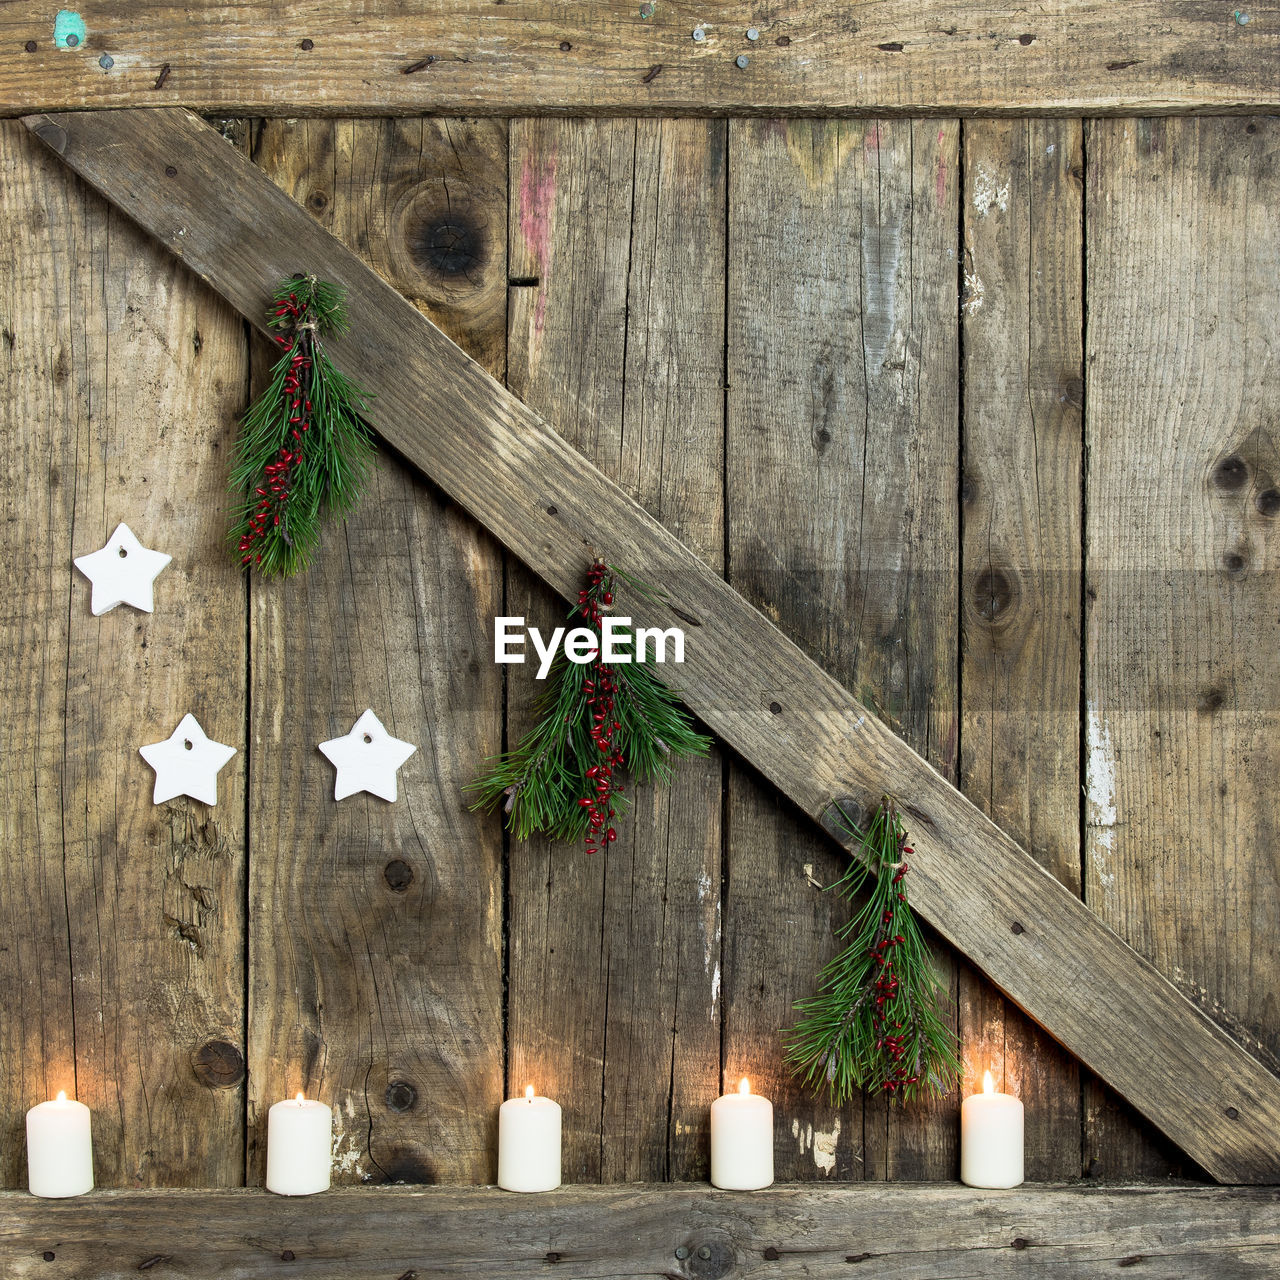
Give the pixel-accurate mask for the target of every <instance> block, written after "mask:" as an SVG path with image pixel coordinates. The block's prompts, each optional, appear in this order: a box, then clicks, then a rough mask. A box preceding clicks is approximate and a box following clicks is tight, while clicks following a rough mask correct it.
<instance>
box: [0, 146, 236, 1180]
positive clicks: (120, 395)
mask: <svg viewBox="0 0 1280 1280" xmlns="http://www.w3.org/2000/svg"><path fill="white" fill-rule="evenodd" d="M227 150H228V152H229V153H230V152H231V148H230V147H228V148H227ZM0 231H2V235H3V245H4V248H3V250H2V251H0V253H2V254H3V257H0V280H3V284H2V285H0V290H2V291H3V292H2V293H0V297H2V298H3V301H2V302H0V307H2V308H3V320H2V323H3V334H4V341H3V346H0V361H3V362H4V368H5V374H4V394H3V396H0V421H3V429H4V433H5V439H6V440H7V441H9V442H10V443H9V447H8V448H7V449H6V458H7V465H6V483H5V486H4V491H3V498H0V503H3V508H4V521H5V525H6V528H8V529H9V530H10V537H9V548H10V549H9V553H8V556H7V559H8V562H9V563H8V567H7V574H8V577H7V582H8V590H9V592H10V595H9V605H8V607H7V608H6V610H5V615H4V619H3V623H0V626H2V628H3V643H2V644H0V650H2V651H3V654H4V657H3V664H4V665H3V677H2V681H3V683H2V687H3V699H4V715H3V723H4V742H3V755H2V758H3V761H4V766H3V769H2V770H0V774H2V776H3V780H4V781H3V787H4V789H3V792H2V793H0V795H2V796H3V802H2V803H0V814H2V815H3V816H2V817H0V831H2V832H3V841H4V847H5V849H6V851H7V852H6V867H5V873H4V875H3V877H2V878H0V935H2V937H3V942H2V943H0V986H2V987H3V990H4V992H5V1005H4V1009H5V1012H4V1018H3V1024H4V1032H3V1034H2V1035H0V1090H2V1091H3V1097H4V1114H5V1122H4V1130H3V1132H4V1142H3V1144H2V1146H0V1150H2V1151H3V1156H2V1157H0V1159H2V1161H3V1163H2V1165H0V1168H2V1170H3V1179H4V1181H5V1182H6V1183H8V1184H11V1185H12V1184H13V1183H15V1182H17V1181H18V1180H19V1179H22V1178H25V1166H24V1156H23V1152H24V1144H23V1139H22V1116H23V1112H24V1111H25V1110H26V1108H27V1107H29V1106H31V1105H32V1104H33V1103H35V1102H38V1101H42V1100H43V1099H45V1098H47V1097H52V1096H53V1095H54V1093H56V1092H57V1091H58V1090H59V1089H65V1090H66V1091H67V1092H68V1093H69V1094H72V1095H78V1096H79V1097H80V1098H81V1099H82V1100H83V1101H84V1102H86V1103H87V1104H88V1105H89V1106H91V1107H92V1108H93V1109H94V1126H95V1133H96V1137H97V1146H98V1166H97V1169H98V1177H99V1179H100V1180H101V1181H103V1182H106V1183H114V1184H117V1185H126V1186H156V1185H168V1186H180V1185H183V1184H188V1185H189V1184H193V1183H194V1184H203V1185H220V1184H235V1183H237V1182H239V1180H240V1179H239V1170H240V1163H241V1150H242V1131H241V1128H242V1127H241V1116H242V1108H243V1085H244V1059H243V1056H242V1053H243V1050H242V1046H243V1044H244V969H243V958H244V929H245V914H244V880H243V877H244V871H245V868H244V857H243V840H244V771H245V753H244V717H245V704H244V686H243V679H242V675H243V670H244V643H245V639H244V587H243V585H242V583H241V581H240V579H239V576H238V575H237V574H236V572H235V570H234V568H233V567H232V566H231V565H229V564H228V563H227V561H226V558H225V557H223V556H221V555H216V556H210V555H207V554H205V549H206V548H207V547H208V546H209V545H211V544H212V543H216V542H217V541H218V540H219V539H220V537H221V530H222V522H223V515H222V511H221V504H220V503H219V502H217V501H208V500H207V499H202V498H201V496H200V495H202V494H208V493H212V494H219V495H220V494H221V492H222V490H223V486H224V484H225V480H224V475H225V467H226V457H227V451H228V448H229V446H230V442H231V437H232V432H233V424H234V418H235V415H236V414H237V413H238V412H239V410H240V407H241V405H242V402H243V396H244V389H245V385H246V379H247V358H246V353H245V350H244V344H243V339H242V336H241V335H242V333H243V326H242V323H241V321H240V319H239V318H238V317H237V316H236V314H235V312H234V311H233V310H232V309H231V308H230V307H229V306H227V305H226V304H225V303H224V302H223V301H222V300H221V299H219V298H217V297H216V296H215V295H213V294H212V293H210V292H209V290H207V289H205V288H203V287H202V286H201V285H200V283H199V282H198V281H196V280H194V279H193V278H192V277H191V274H190V273H189V272H188V271H187V270H186V269H185V268H182V267H181V266H180V265H179V264H176V263H175V262H174V261H173V260H172V259H171V258H170V257H169V256H168V255H167V254H164V253H160V252H157V247H156V245H155V243H154V241H152V240H150V239H149V238H148V237H146V236H145V235H142V234H140V233H139V231H138V230H137V228H136V227H135V226H134V225H133V224H132V223H130V222H128V221H127V220H125V219H124V218H122V217H121V216H120V215H119V213H118V212H117V211H116V210H113V209H110V208H108V207H107V206H105V205H103V204H102V203H101V202H99V201H98V200H97V199H96V198H93V197H91V196H90V195H89V194H88V193H87V192H86V190H85V188H84V187H83V185H82V184H81V183H79V182H77V181H73V180H70V175H69V174H68V173H66V171H65V170H62V171H60V169H59V168H58V167H50V166H49V165H48V164H46V162H45V160H44V158H43V157H41V156H38V155H35V154H33V153H32V152H31V151H30V149H29V144H28V141H27V139H25V138H24V137H23V130H22V129H21V126H19V125H17V124H16V123H15V124H6V125H5V126H4V128H3V129H2V130H0ZM121 521H123V522H125V523H126V524H128V525H129V527H130V528H131V529H132V531H133V532H134V534H135V535H136V536H137V537H138V538H139V540H140V541H142V542H143V543H144V545H147V546H150V547H154V548H156V549H157V550H161V551H165V552H167V553H168V554H170V555H172V556H173V561H172V563H171V564H170V565H169V566H168V567H167V568H166V569H164V571H163V572H162V573H161V575H160V576H159V578H158V579H157V580H156V583H155V599H156V609H155V612H154V613H152V614H146V613H142V612H139V611H136V610H134V609H132V608H131V607H128V606H121V607H119V608H117V609H115V610H112V611H111V612H109V613H105V614H103V615H102V616H100V617H94V616H93V615H92V614H91V613H90V610H89V597H90V585H89V583H88V581H87V580H86V579H85V578H84V577H83V576H82V575H81V574H80V573H79V572H78V571H76V570H75V569H73V567H72V564H71V560H72V557H73V556H79V555H84V554H86V553H88V552H90V551H96V550H97V549H98V548H99V547H101V546H103V545H104V544H105V543H106V541H107V539H108V538H109V537H110V536H111V534H112V532H113V531H114V529H115V527H116V525H117V524H119V523H120V522H121ZM188 712H190V713H192V714H194V715H195V716H196V718H197V719H198V720H199V721H200V723H201V725H202V727H203V728H204V729H205V731H206V732H207V733H208V734H209V735H210V736H211V737H214V738H216V739H218V740H219V741H220V742H225V743H228V744H231V745H233V746H235V747H237V748H238V749H239V754H238V755H237V756H235V757H234V758H233V759H232V760H231V762H230V763H229V764H228V765H227V766H226V767H225V768H224V769H223V770H222V773H221V775H220V777H219V779H218V791H219V797H220V799H221V801H222V803H221V804H220V805H219V806H218V808H217V809H216V810H214V811H212V812H211V811H209V810H207V809H205V807H204V806H202V805H198V804H196V803H195V802H193V801H187V800H185V799H182V798H180V799H177V800H174V801H171V802H169V803H168V804H164V805H160V806H153V805H152V803H151V793H152V787H153V784H154V775H153V774H152V772H151V770H150V769H149V768H148V767H147V766H146V764H145V762H144V761H143V760H142V758H141V757H140V756H139V755H138V748H139V747H140V746H142V745H143V744H144V743H148V742H156V741H159V740H161V739H163V738H167V737H168V736H169V735H170V734H171V733H172V732H173V730H174V729H175V727H176V726H177V724H178V721H179V720H181V719H182V717H183V716H184V715H185V714H186V713H188ZM209 1133H220V1134H222V1135H223V1139H222V1141H220V1142H217V1143H211V1142H208V1141H206V1140H205V1138H204V1136H203V1135H205V1134H209Z"/></svg>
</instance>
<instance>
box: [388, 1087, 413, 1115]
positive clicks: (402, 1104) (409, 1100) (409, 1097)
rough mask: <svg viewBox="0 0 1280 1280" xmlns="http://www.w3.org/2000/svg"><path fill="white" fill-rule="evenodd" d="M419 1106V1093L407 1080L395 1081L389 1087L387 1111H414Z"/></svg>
mask: <svg viewBox="0 0 1280 1280" xmlns="http://www.w3.org/2000/svg"><path fill="white" fill-rule="evenodd" d="M417 1105H418V1091H417V1089H415V1088H414V1087H413V1085H411V1084H410V1083H409V1082H408V1081H407V1080H393V1081H392V1082H391V1083H390V1084H389V1085H387V1110H388V1111H412V1110H413V1109H414V1107H416V1106H417Z"/></svg>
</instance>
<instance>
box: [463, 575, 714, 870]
mask: <svg viewBox="0 0 1280 1280" xmlns="http://www.w3.org/2000/svg"><path fill="white" fill-rule="evenodd" d="M615 576H617V577H621V576H622V575H621V574H618V573H617V571H616V570H615V569H613V568H612V567H611V566H609V565H606V564H604V563H602V562H599V561H597V562H596V563H595V564H594V565H592V567H591V570H590V572H589V573H588V577H587V585H586V586H585V587H584V588H583V590H582V591H581V592H580V593H579V595H578V601H577V603H576V604H575V605H574V606H573V608H572V609H571V610H570V611H569V618H570V620H572V621H573V622H574V623H576V624H577V625H578V626H585V627H587V628H589V629H590V630H592V631H594V632H595V635H596V644H597V655H596V657H595V658H594V659H593V660H592V661H590V662H588V663H586V664H581V663H575V662H570V661H569V660H568V659H567V658H566V657H565V656H564V654H563V653H561V654H560V655H559V656H558V657H557V658H556V660H555V662H554V663H553V665H552V668H551V670H550V672H548V675H547V688H546V690H545V691H544V692H543V694H542V695H541V696H540V697H539V699H538V701H537V703H536V704H535V706H534V725H533V728H531V729H530V730H529V731H528V732H527V733H526V734H525V735H524V737H523V738H521V739H520V741H519V743H518V744H517V745H516V746H515V747H514V748H513V749H512V750H511V751H508V752H507V753H506V754H504V755H502V756H499V757H497V758H496V759H495V760H494V761H493V763H492V767H491V768H490V769H489V771H488V772H487V773H485V774H484V775H483V776H482V777H480V778H478V779H477V780H476V781H475V782H474V783H472V784H471V787H470V790H471V791H473V792H474V793H475V796H476V800H475V804H474V805H473V806H472V807H473V808H476V809H482V810H487V811H493V810H496V809H498V808H501V809H502V810H503V811H504V812H505V813H506V815H507V826H508V829H509V830H511V831H512V832H514V833H515V835H516V837H517V838H518V839H521V840H527V839H528V838H529V837H530V836H532V835H533V834H535V833H536V832H541V833H543V834H544V835H547V836H550V837H551V838H552V839H553V840H565V841H570V842H576V841H579V840H582V841H585V843H586V847H587V851H588V852H594V851H595V849H596V848H598V847H603V846H604V845H606V844H610V843H612V842H613V841H614V840H615V839H616V838H617V826H616V822H617V819H618V818H619V817H620V816H621V815H622V814H623V813H625V812H626V810H627V807H628V805H629V797H628V796H627V795H626V789H625V784H624V783H623V782H622V777H623V776H624V775H629V776H630V778H631V779H632V780H634V781H638V782H649V781H657V782H667V781H669V780H670V777H671V771H672V762H673V761H675V760H677V759H679V758H682V757H685V756H697V755H705V754H706V753H707V751H708V750H710V747H711V739H710V738H708V737H707V736H706V735H705V734H700V733H698V732H697V730H695V729H694V727H693V723H692V720H691V719H690V717H689V714H688V712H686V711H685V710H684V708H683V707H682V706H681V705H680V702H679V697H678V695H677V694H676V693H675V692H674V691H672V690H671V689H669V688H667V686H666V685H664V684H663V683H662V682H661V681H660V680H659V679H658V678H657V676H656V675H655V674H654V673H653V669H652V667H651V666H650V664H649V663H648V662H647V661H643V662H642V661H639V655H638V654H635V652H634V640H635V637H634V633H633V634H632V637H631V640H632V643H631V645H629V646H627V645H624V646H623V647H624V648H626V649H627V650H628V651H629V652H630V653H631V654H632V656H633V661H632V662H630V663H625V664H623V663H609V662H605V661H604V658H603V653H604V646H603V642H602V638H601V627H602V623H603V617H604V613H605V611H606V610H608V609H609V608H610V607H611V606H612V605H613V596H614V584H615ZM626 581H627V582H628V584H630V582H631V580H630V579H626Z"/></svg>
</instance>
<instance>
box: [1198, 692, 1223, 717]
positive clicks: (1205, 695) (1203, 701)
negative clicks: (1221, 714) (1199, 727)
mask: <svg viewBox="0 0 1280 1280" xmlns="http://www.w3.org/2000/svg"><path fill="white" fill-rule="evenodd" d="M1226 700H1227V699H1226V695H1225V694H1224V693H1223V692H1222V690H1221V689H1202V690H1201V691H1200V695H1199V697H1197V698H1196V710H1197V711H1198V712H1199V713H1200V714H1201V715H1202V716H1211V715H1212V714H1213V713H1214V712H1215V711H1217V709H1218V708H1219V707H1220V706H1222V704H1223V703H1224V702H1225V701H1226Z"/></svg>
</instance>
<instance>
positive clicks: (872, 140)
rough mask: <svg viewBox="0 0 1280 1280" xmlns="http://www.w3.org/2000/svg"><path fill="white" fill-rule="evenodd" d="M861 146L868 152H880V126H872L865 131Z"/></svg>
mask: <svg viewBox="0 0 1280 1280" xmlns="http://www.w3.org/2000/svg"><path fill="white" fill-rule="evenodd" d="M862 145H863V146H864V147H866V149H867V150H868V151H879V150H880V126H879V125H878V124H873V125H872V126H871V128H870V129H868V130H867V133H866V136H865V137H864V138H863V139H862Z"/></svg>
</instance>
